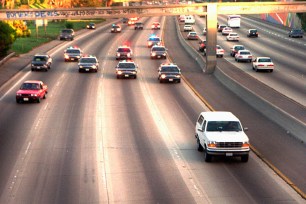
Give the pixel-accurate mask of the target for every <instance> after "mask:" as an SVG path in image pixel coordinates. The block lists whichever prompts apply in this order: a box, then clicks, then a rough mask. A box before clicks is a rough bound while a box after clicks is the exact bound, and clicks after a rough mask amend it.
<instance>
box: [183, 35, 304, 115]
mask: <svg viewBox="0 0 306 204" xmlns="http://www.w3.org/2000/svg"><path fill="white" fill-rule="evenodd" d="M183 35H184V33H183ZM226 43H228V42H226ZM219 44H221V45H222V44H223V43H222V41H221V43H219ZM190 45H191V46H192V47H193V48H194V49H197V47H198V45H196V43H192V42H190ZM233 45H234V43H233ZM223 48H224V47H223ZM224 49H226V48H224ZM228 50H229V48H228ZM223 58H224V59H220V58H219V59H217V65H220V66H219V67H220V68H222V69H223V66H221V64H220V63H223V65H224V66H226V67H231V69H226V70H227V72H230V73H232V77H233V78H235V79H236V80H237V81H240V80H243V79H244V78H245V77H246V78H248V79H249V80H252V81H253V83H254V84H257V83H258V82H257V81H256V80H254V79H259V80H260V79H261V80H262V82H264V83H266V84H268V85H269V86H271V87H272V88H273V89H275V90H281V94H280V93H277V92H275V91H274V90H272V93H273V94H272V93H271V91H270V92H269V94H268V92H264V91H262V90H256V93H258V94H259V93H260V95H262V96H264V97H265V98H267V99H269V100H270V101H271V103H273V104H275V105H276V106H278V107H280V108H282V109H283V110H284V111H286V112H288V113H289V114H291V115H293V116H294V117H296V118H297V119H299V120H300V121H305V117H304V115H305V111H306V110H305V107H304V103H305V94H304V93H305V86H304V85H303V84H304V82H302V81H301V80H296V79H295V77H293V76H292V75H290V74H287V73H288V72H287V71H286V72H281V71H278V70H275V73H273V74H271V73H269V74H268V73H262V72H260V73H256V72H254V71H253V70H252V68H250V66H251V65H250V63H237V62H236V61H235V60H234V58H233V57H230V56H228V57H227V54H225V56H224V57H223ZM237 68H240V69H241V70H243V71H245V72H246V73H248V74H250V76H252V77H254V79H253V78H249V77H248V76H245V77H244V78H241V77H240V75H241V74H242V73H241V74H239V71H238V70H237ZM223 70H224V69H223ZM236 70H237V71H236ZM250 70H251V71H250ZM235 72H237V73H235ZM286 74H287V75H286ZM237 76H238V77H237ZM261 80H260V81H261ZM280 81H281V82H282V83H280ZM248 83H249V82H245V84H246V86H247V87H249V86H248V85H247V84H248ZM251 88H256V86H251ZM264 88H265V89H268V87H265V86H264ZM254 91H255V90H254ZM284 94H287V95H284ZM280 98H282V100H279V99H280ZM288 98H290V99H293V100H294V101H292V100H288ZM295 101H296V102H295ZM288 103H290V104H291V105H288Z"/></svg>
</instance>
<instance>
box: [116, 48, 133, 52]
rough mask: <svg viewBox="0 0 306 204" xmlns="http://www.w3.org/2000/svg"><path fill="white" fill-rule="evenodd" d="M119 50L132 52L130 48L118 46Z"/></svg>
mask: <svg viewBox="0 0 306 204" xmlns="http://www.w3.org/2000/svg"><path fill="white" fill-rule="evenodd" d="M117 52H131V50H130V48H118V51H117Z"/></svg>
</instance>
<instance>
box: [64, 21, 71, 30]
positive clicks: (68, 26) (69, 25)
mask: <svg viewBox="0 0 306 204" xmlns="http://www.w3.org/2000/svg"><path fill="white" fill-rule="evenodd" d="M65 27H66V28H69V29H73V23H72V22H66V24H65Z"/></svg>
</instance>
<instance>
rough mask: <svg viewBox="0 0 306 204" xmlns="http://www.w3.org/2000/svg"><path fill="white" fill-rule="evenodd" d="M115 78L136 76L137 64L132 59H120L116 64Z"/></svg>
mask: <svg viewBox="0 0 306 204" xmlns="http://www.w3.org/2000/svg"><path fill="white" fill-rule="evenodd" d="M116 75H117V79H119V78H122V77H124V78H130V77H133V78H134V79H136V78H137V65H136V64H135V62H134V61H132V60H122V61H120V62H119V63H118V65H117V66H116Z"/></svg>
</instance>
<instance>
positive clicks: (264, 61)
mask: <svg viewBox="0 0 306 204" xmlns="http://www.w3.org/2000/svg"><path fill="white" fill-rule="evenodd" d="M252 68H253V70H255V71H256V72H257V71H258V70H269V71H270V72H273V70H274V63H273V61H272V59H271V58H270V57H256V58H255V59H254V60H253V62H252Z"/></svg>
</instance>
